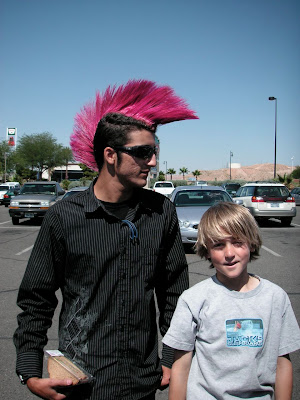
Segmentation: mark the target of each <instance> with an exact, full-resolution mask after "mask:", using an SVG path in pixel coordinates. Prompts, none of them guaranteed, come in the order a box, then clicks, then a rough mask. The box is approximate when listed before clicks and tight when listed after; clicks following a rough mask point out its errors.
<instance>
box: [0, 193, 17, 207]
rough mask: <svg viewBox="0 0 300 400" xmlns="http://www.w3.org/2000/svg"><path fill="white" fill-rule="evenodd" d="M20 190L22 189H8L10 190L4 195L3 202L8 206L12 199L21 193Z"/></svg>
mask: <svg viewBox="0 0 300 400" xmlns="http://www.w3.org/2000/svg"><path fill="white" fill-rule="evenodd" d="M19 191H20V190H19V189H8V191H7V192H6V193H5V194H4V196H3V199H2V204H3V205H4V206H5V207H8V206H9V204H10V201H11V199H12V198H13V197H15V196H16V195H17V194H18V193H19Z"/></svg>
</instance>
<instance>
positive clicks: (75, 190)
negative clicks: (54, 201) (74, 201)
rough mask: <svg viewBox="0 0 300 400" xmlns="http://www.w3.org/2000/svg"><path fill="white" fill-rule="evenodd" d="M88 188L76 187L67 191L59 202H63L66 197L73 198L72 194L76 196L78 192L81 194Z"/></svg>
mask: <svg viewBox="0 0 300 400" xmlns="http://www.w3.org/2000/svg"><path fill="white" fill-rule="evenodd" d="M88 188H89V187H88V186H76V187H74V188H72V189H70V190H68V191H67V192H66V193H65V194H64V195H63V196H62V197H61V198H60V199H59V200H65V199H67V198H68V197H71V196H73V195H74V194H77V193H79V192H83V191H84V190H87V189H88Z"/></svg>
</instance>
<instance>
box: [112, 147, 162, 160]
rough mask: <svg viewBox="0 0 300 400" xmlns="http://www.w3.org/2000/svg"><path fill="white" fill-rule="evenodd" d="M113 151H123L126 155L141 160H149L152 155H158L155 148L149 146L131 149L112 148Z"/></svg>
mask: <svg viewBox="0 0 300 400" xmlns="http://www.w3.org/2000/svg"><path fill="white" fill-rule="evenodd" d="M114 149H115V150H117V151H123V152H124V153H128V154H130V155H131V156H133V157H137V158H142V159H143V160H147V159H150V158H152V156H153V154H155V155H157V153H158V147H157V146H149V145H144V146H132V147H126V146H117V147H114Z"/></svg>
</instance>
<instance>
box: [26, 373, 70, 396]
mask: <svg viewBox="0 0 300 400" xmlns="http://www.w3.org/2000/svg"><path fill="white" fill-rule="evenodd" d="M66 386H72V380H71V379H50V378H45V379H43V378H29V379H28V381H27V387H28V389H29V390H30V391H31V392H32V393H33V394H35V395H36V396H38V397H40V398H41V399H48V400H63V399H65V398H66V396H65V395H64V394H62V393H58V392H57V391H56V390H58V391H59V387H64V388H65V387H66Z"/></svg>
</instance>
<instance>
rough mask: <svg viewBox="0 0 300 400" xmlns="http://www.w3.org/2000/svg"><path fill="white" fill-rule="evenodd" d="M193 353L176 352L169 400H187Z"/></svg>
mask: <svg viewBox="0 0 300 400" xmlns="http://www.w3.org/2000/svg"><path fill="white" fill-rule="evenodd" d="M192 355H193V352H192V351H182V350H175V356H174V363H173V367H172V372H171V380H170V388H169V400H185V399H186V389H187V381H188V376H189V372H190V368H191V362H192Z"/></svg>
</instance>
